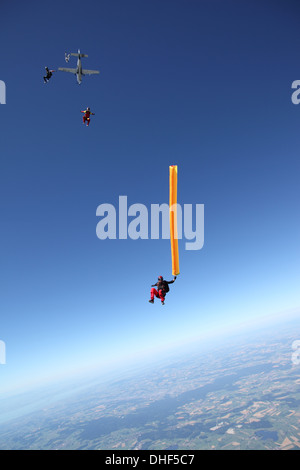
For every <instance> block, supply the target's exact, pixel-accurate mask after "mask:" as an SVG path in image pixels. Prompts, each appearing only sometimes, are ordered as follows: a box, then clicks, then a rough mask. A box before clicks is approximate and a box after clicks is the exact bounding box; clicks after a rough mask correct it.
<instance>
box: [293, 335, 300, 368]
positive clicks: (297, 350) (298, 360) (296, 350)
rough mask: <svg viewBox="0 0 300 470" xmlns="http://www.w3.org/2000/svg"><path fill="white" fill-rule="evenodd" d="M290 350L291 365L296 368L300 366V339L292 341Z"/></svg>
mask: <svg viewBox="0 0 300 470" xmlns="http://www.w3.org/2000/svg"><path fill="white" fill-rule="evenodd" d="M292 349H293V352H292V363H293V364H295V365H297V366H298V365H299V364H300V339H296V340H295V341H293V344H292Z"/></svg>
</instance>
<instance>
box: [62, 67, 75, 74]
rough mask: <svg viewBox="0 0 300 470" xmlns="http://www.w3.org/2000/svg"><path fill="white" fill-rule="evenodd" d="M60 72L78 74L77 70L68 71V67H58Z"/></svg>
mask: <svg viewBox="0 0 300 470" xmlns="http://www.w3.org/2000/svg"><path fill="white" fill-rule="evenodd" d="M58 70H60V71H61V72H70V73H76V72H77V69H68V68H66V67H58Z"/></svg>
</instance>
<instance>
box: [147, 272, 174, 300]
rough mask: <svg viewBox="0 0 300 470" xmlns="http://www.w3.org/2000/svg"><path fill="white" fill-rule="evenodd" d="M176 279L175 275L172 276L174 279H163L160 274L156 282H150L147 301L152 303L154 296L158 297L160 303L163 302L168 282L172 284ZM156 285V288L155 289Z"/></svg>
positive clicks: (167, 289) (167, 290)
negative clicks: (149, 297)
mask: <svg viewBox="0 0 300 470" xmlns="http://www.w3.org/2000/svg"><path fill="white" fill-rule="evenodd" d="M175 279H176V276H174V279H173V280H172V281H165V280H164V278H163V277H162V276H158V281H157V283H156V284H152V286H151V287H152V289H151V292H150V296H151V299H150V300H149V302H150V303H151V304H154V296H156V297H157V298H159V299H160V300H161V304H162V305H164V304H165V296H166V293H167V292H169V290H170V289H169V284H172V283H173V282H174V281H175ZM155 287H157V289H155Z"/></svg>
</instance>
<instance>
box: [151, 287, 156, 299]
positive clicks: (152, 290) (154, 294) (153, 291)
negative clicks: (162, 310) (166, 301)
mask: <svg viewBox="0 0 300 470" xmlns="http://www.w3.org/2000/svg"><path fill="white" fill-rule="evenodd" d="M154 296H155V297H158V292H157V290H156V289H155V288H154V287H152V289H151V291H150V297H151V300H154Z"/></svg>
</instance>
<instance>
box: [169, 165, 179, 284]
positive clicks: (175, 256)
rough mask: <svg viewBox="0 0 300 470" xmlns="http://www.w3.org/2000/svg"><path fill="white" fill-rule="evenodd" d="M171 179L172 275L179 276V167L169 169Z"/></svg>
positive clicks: (172, 166)
mask: <svg viewBox="0 0 300 470" xmlns="http://www.w3.org/2000/svg"><path fill="white" fill-rule="evenodd" d="M169 179H170V197H169V211H170V239H171V255H172V275H173V276H177V275H178V274H179V272H180V271H179V253H178V232H177V165H171V166H170V167H169Z"/></svg>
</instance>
